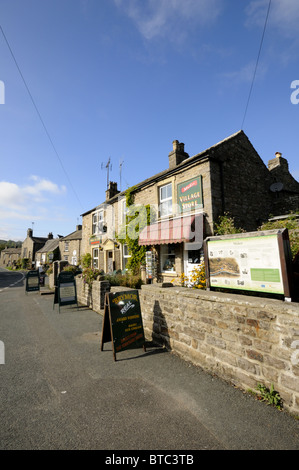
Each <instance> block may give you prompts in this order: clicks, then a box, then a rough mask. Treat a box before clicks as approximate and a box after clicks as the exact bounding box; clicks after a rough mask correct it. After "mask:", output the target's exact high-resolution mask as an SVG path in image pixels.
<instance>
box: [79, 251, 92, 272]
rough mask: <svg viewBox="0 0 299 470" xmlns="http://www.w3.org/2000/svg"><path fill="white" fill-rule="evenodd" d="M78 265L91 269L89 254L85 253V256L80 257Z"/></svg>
mask: <svg viewBox="0 0 299 470" xmlns="http://www.w3.org/2000/svg"><path fill="white" fill-rule="evenodd" d="M80 264H82V266H83V268H90V267H91V254H90V253H86V254H85V255H83V256H81V258H80Z"/></svg>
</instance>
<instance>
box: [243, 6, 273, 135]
mask: <svg viewBox="0 0 299 470" xmlns="http://www.w3.org/2000/svg"><path fill="white" fill-rule="evenodd" d="M271 2H272V0H269V4H268V9H267V14H266V19H265V24H264V29H263V34H262V38H261V42H260V47H259V51H258V55H257V60H256V64H255V69H254V73H253V77H252V81H251V86H250V90H249V95H248V98H247V103H246V107H245V112H244V116H243V121H242V125H241V129H243V126H244V122H245V118H246V115H247V111H248V106H249V102H250V99H251V94H252V89H253V85H254V82H255V77H256V72H257V68H258V65H259V61H260V55H261V51H262V47H263V42H264V37H265V33H266V28H267V23H268V19H269V14H270V8H271Z"/></svg>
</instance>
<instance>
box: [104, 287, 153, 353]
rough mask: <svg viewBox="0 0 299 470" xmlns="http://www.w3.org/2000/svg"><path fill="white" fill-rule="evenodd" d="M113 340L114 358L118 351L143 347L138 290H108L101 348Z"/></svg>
mask: <svg viewBox="0 0 299 470" xmlns="http://www.w3.org/2000/svg"><path fill="white" fill-rule="evenodd" d="M110 341H112V349H113V358H114V360H115V361H116V353H117V352H121V351H124V350H126V349H130V348H138V347H143V350H144V351H145V338H144V331H143V324H142V316H141V310H140V302H139V294H138V290H130V291H124V292H114V293H113V292H109V293H108V292H107V293H106V298H105V307H104V318H103V328H102V342H101V350H102V351H103V347H104V343H106V342H110Z"/></svg>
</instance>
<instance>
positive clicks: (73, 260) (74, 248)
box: [59, 225, 82, 266]
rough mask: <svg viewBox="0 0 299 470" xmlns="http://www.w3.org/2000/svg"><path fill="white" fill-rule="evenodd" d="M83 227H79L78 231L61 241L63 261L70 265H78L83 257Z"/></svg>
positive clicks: (60, 250) (60, 248) (61, 257)
mask: <svg viewBox="0 0 299 470" xmlns="http://www.w3.org/2000/svg"><path fill="white" fill-rule="evenodd" d="M81 242H82V225H77V226H76V230H75V231H74V232H72V233H70V234H69V235H67V236H65V237H62V238H60V239H59V253H60V259H61V260H62V261H67V262H68V264H72V265H75V266H76V265H78V264H79V260H80V256H81Z"/></svg>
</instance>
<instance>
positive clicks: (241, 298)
mask: <svg viewBox="0 0 299 470" xmlns="http://www.w3.org/2000/svg"><path fill="white" fill-rule="evenodd" d="M141 290H142V291H143V292H144V293H148V294H150V293H151V292H155V294H157V293H160V294H161V295H162V294H163V295H165V294H166V295H167V294H170V295H177V294H179V295H183V296H184V297H187V298H192V299H202V300H207V301H210V302H220V303H229V304H236V305H244V306H249V305H250V306H252V307H256V308H259V309H261V308H274V309H277V308H279V310H280V312H282V311H284V312H285V313H288V314H294V315H296V316H299V303H298V302H285V301H283V300H279V299H271V298H266V297H255V296H247V295H241V294H232V293H224V292H215V291H208V290H201V289H191V288H188V287H178V286H173V287H170V288H165V287H162V284H144V285H142V286H141Z"/></svg>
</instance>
